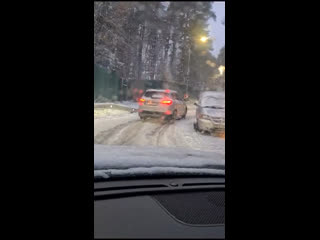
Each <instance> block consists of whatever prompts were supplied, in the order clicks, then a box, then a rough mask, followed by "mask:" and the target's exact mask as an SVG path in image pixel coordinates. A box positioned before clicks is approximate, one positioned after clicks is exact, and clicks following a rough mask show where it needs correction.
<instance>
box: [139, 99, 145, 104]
mask: <svg viewBox="0 0 320 240" xmlns="http://www.w3.org/2000/svg"><path fill="white" fill-rule="evenodd" d="M145 101H146V100H145V99H143V98H139V105H140V106H142V105H143V103H144V102H145Z"/></svg>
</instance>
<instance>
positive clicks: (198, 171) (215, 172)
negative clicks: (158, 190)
mask: <svg viewBox="0 0 320 240" xmlns="http://www.w3.org/2000/svg"><path fill="white" fill-rule="evenodd" d="M224 175H225V169H224V166H223V165H216V166H214V167H213V168H162V167H151V168H130V169H121V170H120V169H106V170H102V169H101V170H95V171H94V180H95V181H101V180H110V179H115V178H117V179H119V178H156V177H164V176H166V177H187V176H224Z"/></svg>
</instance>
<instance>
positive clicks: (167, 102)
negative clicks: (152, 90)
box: [161, 99, 172, 105]
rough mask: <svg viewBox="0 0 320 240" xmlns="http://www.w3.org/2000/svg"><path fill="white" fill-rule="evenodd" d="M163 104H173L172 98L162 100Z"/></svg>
mask: <svg viewBox="0 0 320 240" xmlns="http://www.w3.org/2000/svg"><path fill="white" fill-rule="evenodd" d="M161 103H162V104H166V105H171V104H172V100H171V99H165V100H162V101H161Z"/></svg>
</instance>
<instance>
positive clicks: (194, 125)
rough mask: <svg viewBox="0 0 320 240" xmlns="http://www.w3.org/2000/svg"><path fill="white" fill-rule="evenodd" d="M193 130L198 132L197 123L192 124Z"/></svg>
mask: <svg viewBox="0 0 320 240" xmlns="http://www.w3.org/2000/svg"><path fill="white" fill-rule="evenodd" d="M193 128H194V130H195V131H196V132H199V126H198V122H195V123H193Z"/></svg>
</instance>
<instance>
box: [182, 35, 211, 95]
mask: <svg viewBox="0 0 320 240" xmlns="http://www.w3.org/2000/svg"><path fill="white" fill-rule="evenodd" d="M187 38H188V39H189V37H187ZM208 39H209V38H208V37H206V36H202V37H200V41H201V42H203V43H206V42H207V41H208ZM190 47H191V44H190V42H189V49H188V72H187V75H188V77H187V87H186V94H188V89H189V74H190V54H191V49H190Z"/></svg>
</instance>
